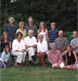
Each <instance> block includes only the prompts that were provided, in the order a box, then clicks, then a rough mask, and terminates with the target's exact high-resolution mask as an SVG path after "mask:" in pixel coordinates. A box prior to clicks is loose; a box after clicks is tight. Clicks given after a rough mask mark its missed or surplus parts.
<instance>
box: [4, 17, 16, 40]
mask: <svg viewBox="0 0 78 81" xmlns="http://www.w3.org/2000/svg"><path fill="white" fill-rule="evenodd" d="M8 21H9V24H8V25H6V26H5V27H4V31H6V32H7V34H8V37H9V40H10V41H11V42H12V41H13V40H14V39H15V33H16V30H17V28H16V26H15V25H14V22H15V19H14V17H9V19H8Z"/></svg>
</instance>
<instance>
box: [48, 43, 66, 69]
mask: <svg viewBox="0 0 78 81" xmlns="http://www.w3.org/2000/svg"><path fill="white" fill-rule="evenodd" d="M48 60H49V62H50V63H51V64H52V67H55V68H57V67H60V68H63V67H64V63H63V62H62V56H61V52H60V51H59V50H57V49H56V46H55V43H52V46H51V50H50V51H49V52H48Z"/></svg>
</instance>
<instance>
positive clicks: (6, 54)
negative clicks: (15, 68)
mask: <svg viewBox="0 0 78 81" xmlns="http://www.w3.org/2000/svg"><path fill="white" fill-rule="evenodd" d="M3 67H4V68H7V67H10V49H9V46H7V45H6V46H5V48H4V51H3V52H2V55H1V58H0V68H3Z"/></svg>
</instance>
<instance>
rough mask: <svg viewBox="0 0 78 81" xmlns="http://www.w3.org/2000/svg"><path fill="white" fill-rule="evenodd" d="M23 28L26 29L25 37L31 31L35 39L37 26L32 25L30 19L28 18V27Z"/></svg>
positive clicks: (32, 22)
mask: <svg viewBox="0 0 78 81" xmlns="http://www.w3.org/2000/svg"><path fill="white" fill-rule="evenodd" d="M25 28H26V32H27V35H28V31H29V30H30V29H31V30H33V32H34V34H33V35H34V36H35V37H37V26H36V25H35V24H34V21H33V18H32V17H29V18H28V25H26V26H25Z"/></svg>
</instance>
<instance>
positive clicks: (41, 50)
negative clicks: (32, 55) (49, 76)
mask: <svg viewBox="0 0 78 81" xmlns="http://www.w3.org/2000/svg"><path fill="white" fill-rule="evenodd" d="M47 51H48V44H47V41H45V40H43V35H42V34H39V35H38V43H37V52H38V54H37V56H38V59H39V63H40V64H41V65H43V66H44V65H46V63H45V57H46V56H47V54H46V53H47Z"/></svg>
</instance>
